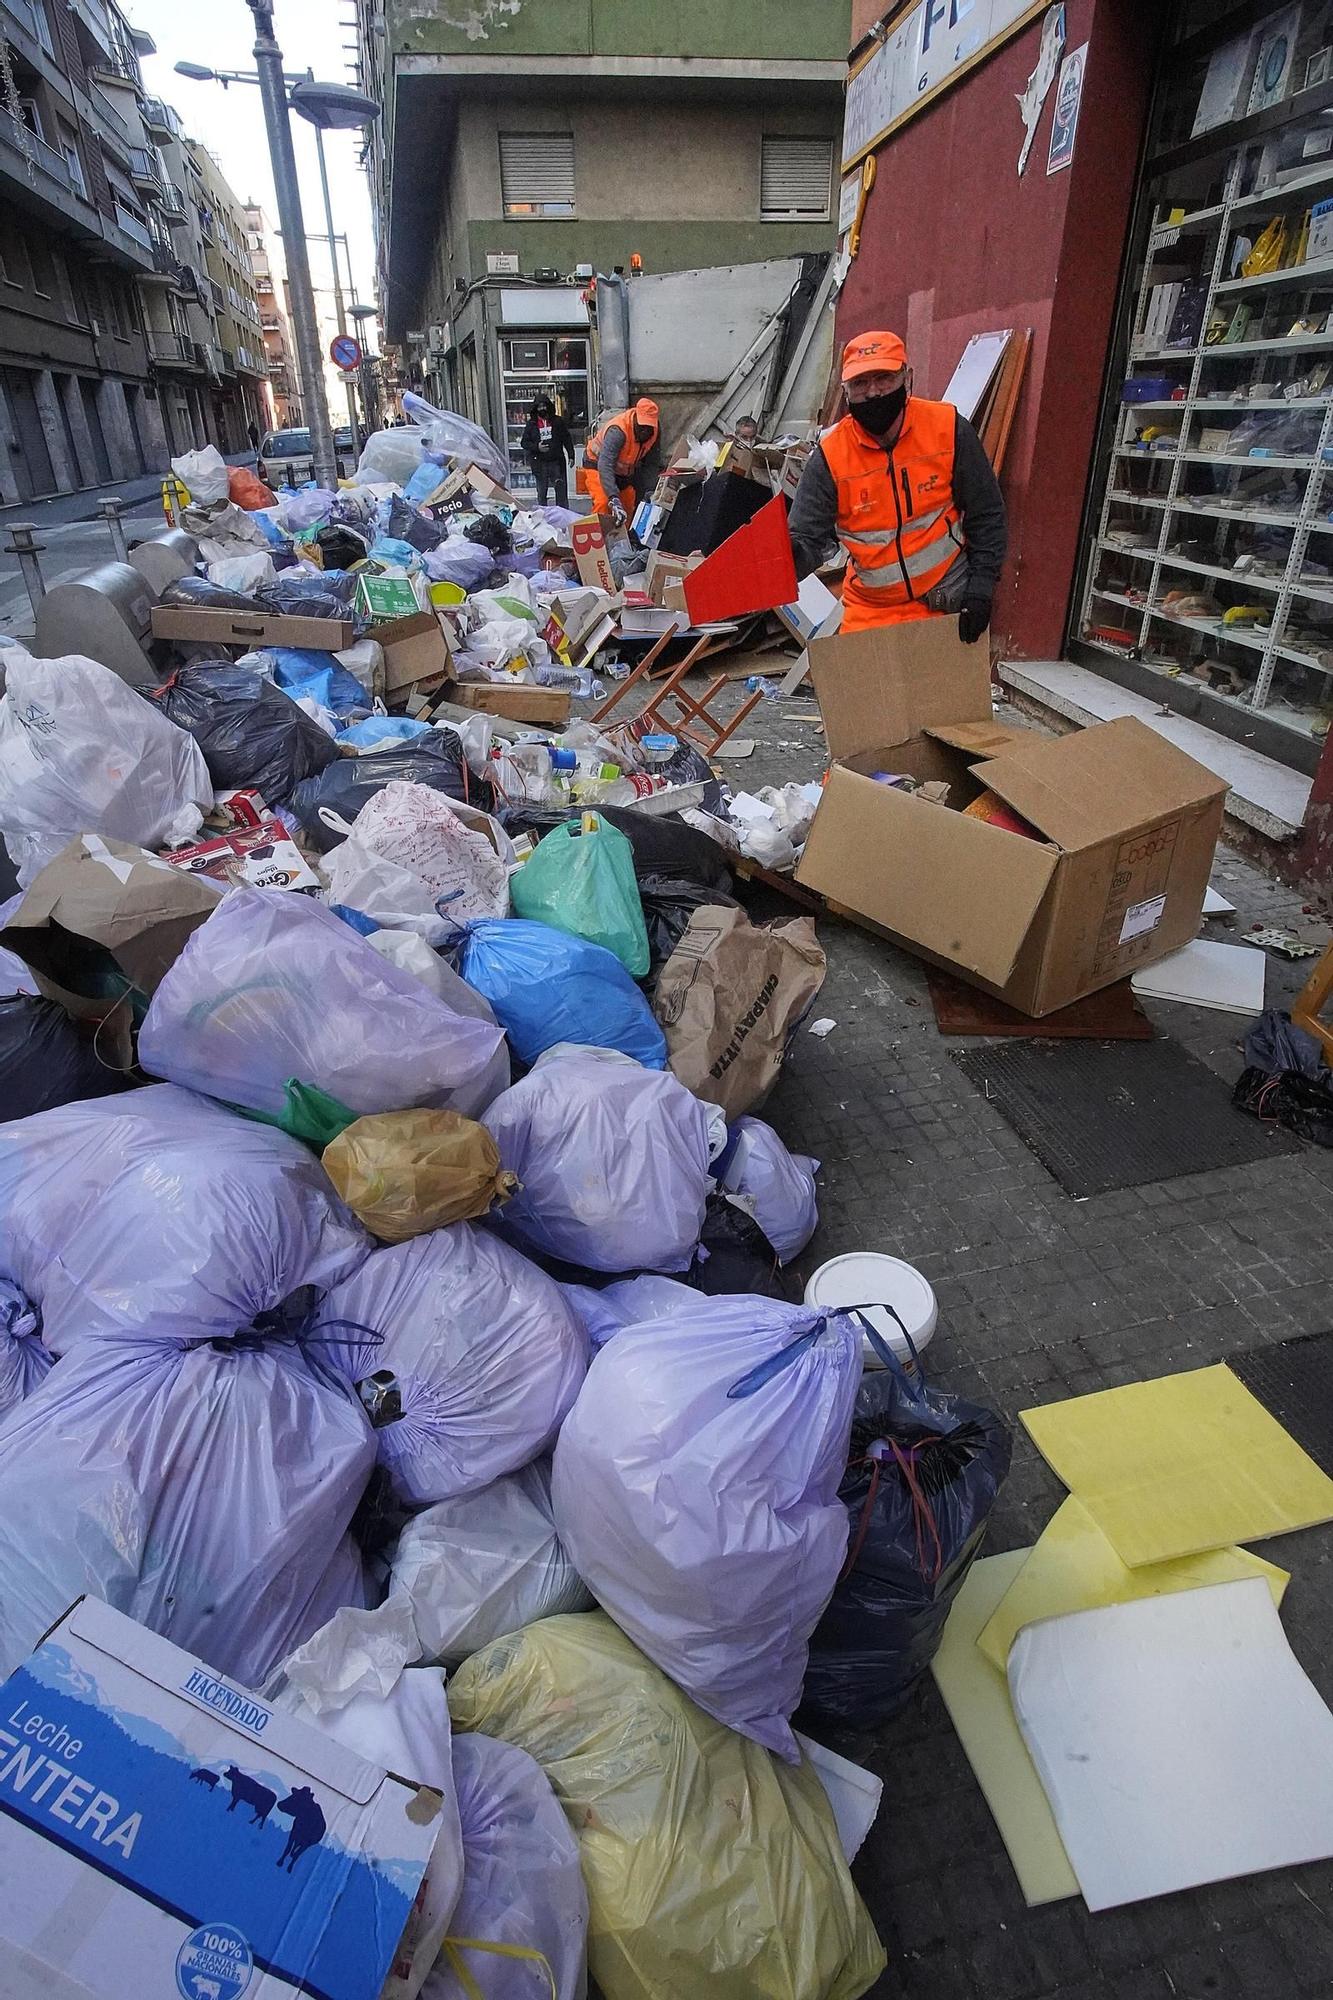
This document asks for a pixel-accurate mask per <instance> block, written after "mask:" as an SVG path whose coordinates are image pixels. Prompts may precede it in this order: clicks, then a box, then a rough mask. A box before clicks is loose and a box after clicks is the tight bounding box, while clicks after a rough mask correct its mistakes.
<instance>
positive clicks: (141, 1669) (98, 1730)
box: [0, 1598, 441, 2000]
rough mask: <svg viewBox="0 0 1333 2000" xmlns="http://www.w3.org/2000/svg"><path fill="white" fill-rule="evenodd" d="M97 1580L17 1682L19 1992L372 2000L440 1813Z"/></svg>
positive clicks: (7, 1939)
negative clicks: (135, 1612) (136, 1612)
mask: <svg viewBox="0 0 1333 2000" xmlns="http://www.w3.org/2000/svg"><path fill="white" fill-rule="evenodd" d="M440 1804H441V1801H440V1795H439V1793H438V1792H434V1791H430V1790H428V1789H423V1788H421V1787H419V1786H417V1785H415V1784H410V1783H407V1782H406V1781H405V1780H403V1779H401V1778H396V1777H390V1776H388V1775H387V1774H386V1773H385V1772H384V1771H383V1770H380V1769H378V1768H377V1767H376V1766H375V1765H373V1764H369V1763H367V1762H366V1760H365V1759H364V1758H363V1757H359V1756H357V1755H356V1754H355V1753H354V1752H353V1751H351V1750H348V1749H346V1748H345V1747H344V1746H343V1745H342V1744H341V1743H337V1742H335V1741H334V1740H333V1739H332V1738H331V1737H329V1736H327V1735H325V1734H323V1733H322V1732H321V1731H319V1730H316V1729H313V1728H311V1727H310V1726H309V1725H307V1724H306V1723H303V1722H300V1721H298V1720H297V1719H296V1718H295V1717H293V1716H291V1715H288V1714H285V1713H283V1712H282V1711H281V1710H278V1709H274V1708H273V1707H271V1706H270V1705H269V1704H268V1703H267V1702H264V1701H261V1700H260V1698H259V1697H258V1696H257V1695H255V1694H252V1693H251V1692H250V1691H249V1690H248V1689H246V1688H242V1687H238V1686H236V1685H234V1684H233V1683H232V1682H231V1681H229V1680H227V1679H225V1678H224V1677H223V1676H222V1675H221V1674H215V1673H214V1672H213V1671H212V1670H211V1669H210V1668H208V1667H206V1666H204V1665H203V1664H202V1662H201V1661H199V1660H197V1659H194V1658H192V1657H191V1655H190V1654H189V1653H185V1652H182V1651H181V1649H180V1648H179V1647H178V1646H173V1645H171V1644H170V1643H169V1641H167V1640H166V1639H162V1638H159V1637H158V1636H157V1634H156V1633H153V1632H149V1631H147V1630H146V1629H145V1628H144V1627H143V1626H142V1625H137V1624H136V1623H135V1622H134V1620H133V1619H130V1618H126V1617H125V1616H124V1615H123V1614H122V1613H121V1612H119V1611H113V1610H112V1609H111V1608H110V1607H109V1606H108V1605H105V1604H102V1603H100V1602H98V1601H97V1600H95V1599H93V1598H81V1599H80V1600H79V1601H78V1603H76V1604H75V1605H74V1606H73V1608H72V1609H71V1610H70V1611H68V1612H67V1613H66V1614H65V1616H64V1617H63V1618H62V1619H61V1620H60V1622H59V1623H58V1624H57V1625H56V1626H54V1627H53V1628H52V1630H51V1631H50V1632H49V1633H48V1634H47V1635H46V1637H45V1639H44V1640H43V1641H42V1643H41V1645H40V1646H39V1647H38V1648H37V1650H36V1652H35V1653H33V1654H32V1656H31V1658H29V1659H28V1660H27V1661H25V1663H24V1664H23V1665H22V1666H21V1667H19V1668H18V1669H17V1671H16V1672H15V1673H13V1674H11V1675H10V1677H9V1679H8V1680H7V1681H6V1682H5V1683H4V1687H3V1689H0V1964H2V1965H3V1971H0V1992H3V1994H4V1996H5V2000H74V1996H78V1997H79V2000H126V1996H128V1995H131V1994H132V1995H134V1996H135V2000H241V1996H242V1995H244V1996H245V2000H279V1996H287V1995H295V1994H298V1993H300V1994H321V1995H323V1996H324V2000H376V1995H377V1994H378V1993H379V1992H380V1989H381V1987H382V1985H383V1983H384V1979H385V1975H386V1974H387V1972H388V1971H389V1967H390V1965H391V1963H392V1962H393V1959H394V1956H395V1953H396V1951H397V1949H398V1945H399V1940H400V1939H401V1938H402V1936H403V1932H404V1928H405V1926H406V1925H407V1924H408V1922H409V1919H412V1920H413V1921H415V1918H414V1916H413V1904H414V1901H415V1899H416V1896H417V1892H418V1890H419V1888H420V1886H421V1881H422V1877H423V1874H424V1872H425V1868H426V1863H427V1861H428V1860H429V1858H430V1853H431V1849H432V1848H433V1846H434V1844H435V1839H436V1833H437V1830H438V1828H439V1824H440Z"/></svg>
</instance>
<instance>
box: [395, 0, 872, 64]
mask: <svg viewBox="0 0 1333 2000" xmlns="http://www.w3.org/2000/svg"><path fill="white" fill-rule="evenodd" d="M385 14H386V27H387V30H388V38H389V48H390V49H391V50H393V51H396V52H400V53H412V54H417V55H427V54H435V55H466V56H481V55H490V54H501V55H509V56H526V55H606V56H616V55H633V56H675V57H685V58H690V57H693V58H695V59H696V60H703V59H716V58H718V57H726V56H731V57H748V58H750V59H751V60H754V61H765V62H772V61H780V60H783V59H787V60H804V61H825V62H841V60H842V59H843V57H844V56H845V55H846V53H847V50H848V47H849V45H850V42H851V0H669V4H668V5H665V6H664V5H663V4H662V0H436V4H435V5H434V7H433V9H432V10H431V12H430V13H429V15H427V16H426V18H424V19H423V18H422V0H387V5H386V9H385Z"/></svg>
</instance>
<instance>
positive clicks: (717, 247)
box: [467, 222, 834, 278]
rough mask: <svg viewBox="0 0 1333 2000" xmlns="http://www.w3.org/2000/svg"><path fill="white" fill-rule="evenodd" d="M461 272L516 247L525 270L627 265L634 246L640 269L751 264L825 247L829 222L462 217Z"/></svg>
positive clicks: (480, 272)
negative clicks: (464, 253) (464, 255)
mask: <svg viewBox="0 0 1333 2000" xmlns="http://www.w3.org/2000/svg"><path fill="white" fill-rule="evenodd" d="M467 237H468V251H469V264H468V271H469V275H470V276H473V277H484V276H485V273H486V253H487V252H488V251H490V250H511V251H517V252H518V259H519V270H520V272H521V274H522V275H523V276H524V277H525V278H530V277H531V276H532V273H533V272H534V271H535V270H537V269H538V268H539V267H542V266H544V267H545V268H547V269H549V270H554V271H561V272H569V271H572V270H573V268H574V266H575V264H592V265H593V266H595V268H596V269H597V270H599V271H610V270H612V269H613V268H614V267H615V266H616V265H617V264H623V265H624V266H625V269H626V272H628V270H629V260H630V257H631V256H632V255H633V253H634V252H635V251H637V252H638V254H639V256H641V257H642V258H643V268H644V270H645V271H693V270H698V269H702V268H704V267H706V266H708V265H710V264H757V263H761V262H762V261H763V260H764V259H765V258H766V257H799V256H801V255H803V254H804V253H805V252H806V251H810V250H829V249H832V247H833V237H834V225H833V224H832V223H829V224H828V226H827V228H820V227H819V226H818V225H815V226H812V225H811V224H810V223H808V222H807V223H800V222H764V223H759V222H524V223H514V222H470V223H469V224H468V226H467Z"/></svg>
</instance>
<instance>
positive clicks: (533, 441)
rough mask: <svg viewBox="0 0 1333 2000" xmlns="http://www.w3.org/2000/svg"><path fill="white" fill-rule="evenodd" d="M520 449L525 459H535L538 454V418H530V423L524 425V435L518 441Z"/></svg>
mask: <svg viewBox="0 0 1333 2000" xmlns="http://www.w3.org/2000/svg"><path fill="white" fill-rule="evenodd" d="M518 448H519V450H520V451H521V452H522V454H523V456H524V458H534V457H535V456H536V452H537V419H536V417H529V418H528V421H527V422H526V423H525V424H524V426H523V435H522V437H521V438H520V439H519V441H518Z"/></svg>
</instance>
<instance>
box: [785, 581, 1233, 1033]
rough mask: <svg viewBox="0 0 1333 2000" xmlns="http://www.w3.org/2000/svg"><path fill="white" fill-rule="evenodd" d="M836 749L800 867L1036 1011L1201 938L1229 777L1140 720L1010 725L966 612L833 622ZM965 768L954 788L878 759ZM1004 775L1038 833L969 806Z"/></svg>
mask: <svg viewBox="0 0 1333 2000" xmlns="http://www.w3.org/2000/svg"><path fill="white" fill-rule="evenodd" d="M809 650H810V665H811V678H812V680H813V682H814V686H815V693H816V695H817V696H818V699H819V705H820V709H821V712H822V714H823V718H824V728H825V732H826V736H827V740H828V747H829V752H830V754H831V756H832V757H833V759H834V763H833V767H832V769H831V771H830V772H829V777H828V782H827V784H826V785H825V788H824V796H823V799H822V800H821V801H820V804H819V807H818V809H817V811H816V813H815V819H814V825H813V826H812V827H811V829H810V837H809V839H808V841H807V843H806V848H805V852H804V854H803V856H802V858H801V861H800V863H799V865H798V867H797V871H796V879H797V880H798V881H799V882H803V883H805V884H806V886H807V887H809V888H812V889H818V890H821V891H822V892H823V893H824V894H825V895H826V896H828V897H829V898H830V900H831V901H836V902H837V903H839V904H840V905H842V906H843V907H844V908H846V909H848V910H851V911H853V912H854V913H855V914H856V915H858V916H861V917H864V918H866V919H868V920H869V921H870V922H871V923H873V924H876V925H878V926H880V927H882V928H883V929H884V930H886V931H887V932H889V933H890V934H891V935H892V936H893V938H894V939H895V940H896V941H897V942H899V943H901V944H904V945H906V946H907V947H908V948H909V949H910V950H913V951H916V952H919V953H920V955H921V956H922V957H923V958H927V959H929V960H930V961H931V962H932V963H933V964H936V965H943V966H947V967H948V968H949V970H950V971H952V972H956V973H957V974H958V975H959V976H960V977H961V978H963V979H967V980H970V981H971V982H972V984H973V985H976V986H981V987H983V988H984V989H985V990H986V991H987V992H989V993H994V994H996V995H998V997H999V998H1001V999H1003V1000H1006V1001H1008V1003H1009V1004H1010V1005H1011V1006H1013V1007H1018V1008H1020V1009H1021V1010H1022V1011H1023V1012H1024V1013H1026V1014H1049V1013H1052V1012H1053V1011H1054V1010H1055V1009H1056V1008H1057V1007H1063V1006H1066V1005H1067V1004H1068V1003H1069V1002H1070V1001H1071V1000H1077V999H1079V998H1080V997H1081V996H1082V995H1083V994H1085V993H1093V992H1095V991H1096V990H1097V988H1098V987H1101V986H1109V985H1111V984H1112V982H1113V981H1115V980H1117V979H1123V978H1124V977H1125V975H1126V974H1127V973H1130V972H1135V971H1137V970H1138V968H1139V967H1140V966H1143V965H1150V964H1152V963H1153V962H1154V960H1156V959H1159V958H1164V957H1165V956H1166V955H1167V953H1168V952H1172V951H1176V950H1177V949H1178V948H1179V947H1180V946H1181V945H1183V944H1186V943H1188V942H1189V940H1190V939H1191V938H1192V937H1193V936H1194V935H1195V933H1196V932H1197V930H1198V928H1199V917H1200V913H1201V911H1202V908H1203V897H1204V891H1205V889H1206V888H1207V886H1208V873H1209V869H1210V867H1211V865H1212V859H1213V849H1214V847H1215V845H1216V843H1217V836H1218V831H1219V829H1220V827H1221V823H1222V806H1223V802H1224V800H1225V797H1226V789H1227V788H1226V784H1225V782H1224V781H1223V780H1222V779H1221V778H1219V777H1218V776H1217V775H1216V774H1215V773H1214V772H1212V771H1209V770H1207V769H1206V768H1205V767H1204V766H1203V765H1202V764H1198V763H1196V762H1195V760H1194V759H1193V758H1192V757H1187V756H1186V755H1185V754H1184V752H1183V751H1181V750H1177V749H1176V748H1175V746H1174V744H1171V743H1168V742H1167V741H1166V739H1165V738H1164V737H1161V736H1159V735H1157V733H1156V732H1155V731H1154V730H1151V729H1149V728H1148V727H1147V725H1146V724H1144V723H1141V722H1139V721H1137V720H1135V719H1134V718H1132V717H1124V718H1123V719H1121V720H1119V721H1115V722H1103V723H1098V724H1095V725H1094V726H1093V727H1092V728H1090V729H1083V730H1078V731H1076V732H1075V733H1074V734H1073V735H1071V736H1061V737H1055V738H1052V737H1047V736H1041V735H1039V734H1037V733H1036V732H1035V731H1033V730H1015V729H1010V728H1007V727H1005V726H1004V725H1002V724H1000V723H998V722H997V721H996V720H995V718H994V716H993V714H992V708H991V691H990V662H989V659H988V657H987V653H986V649H985V648H984V647H982V646H964V645H963V644H962V643H961V642H960V640H959V638H958V628H957V625H956V623H955V621H954V620H953V619H952V618H930V619H922V620H921V621H920V622H913V623H908V624H904V625H896V626H884V627H881V628H880V629H878V630H876V631H870V632H857V633H852V634H845V635H843V636H841V637H837V638H831V639H816V640H814V641H813V642H812V643H811V646H810V649H809ZM877 771H880V772H891V773H895V774H899V773H909V774H910V775H911V776H913V777H914V778H916V779H918V780H921V781H926V780H932V779H937V780H938V779H942V780H944V781H945V782H947V784H948V785H949V788H950V789H949V799H948V803H947V805H939V804H933V803H931V802H929V801H927V800H925V799H923V798H918V797H915V796H913V795H912V794H910V793H906V792H902V791H899V790H895V789H894V788H892V787H891V786H887V785H884V784H877V783H876V782H875V779H874V776H873V775H872V774H873V773H875V772H877ZM984 791H990V792H993V793H994V794H996V795H997V796H998V797H999V798H1000V799H1002V800H1003V801H1004V802H1005V804H1006V805H1008V806H1010V807H1012V809H1013V810H1014V811H1015V812H1017V813H1019V814H1021V815H1022V817H1023V818H1024V819H1026V820H1028V821H1029V822H1030V823H1031V824H1032V825H1033V826H1035V827H1036V828H1037V829H1038V830H1039V832H1040V834H1041V836H1042V837H1041V838H1040V839H1035V840H1034V839H1028V838H1026V837H1025V836H1024V835H1022V834H1019V833H1012V832H1010V831H1008V830H1007V829H1006V828H1004V827H1001V826H994V825H990V824H988V823H987V822H985V821H983V820H980V819H973V818H970V817H968V816H966V814H965V813H964V812H963V810H962V808H963V807H965V806H967V805H969V804H970V803H971V802H972V801H973V800H974V799H976V798H978V797H979V796H980V795H981V793H982V792H984Z"/></svg>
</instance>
